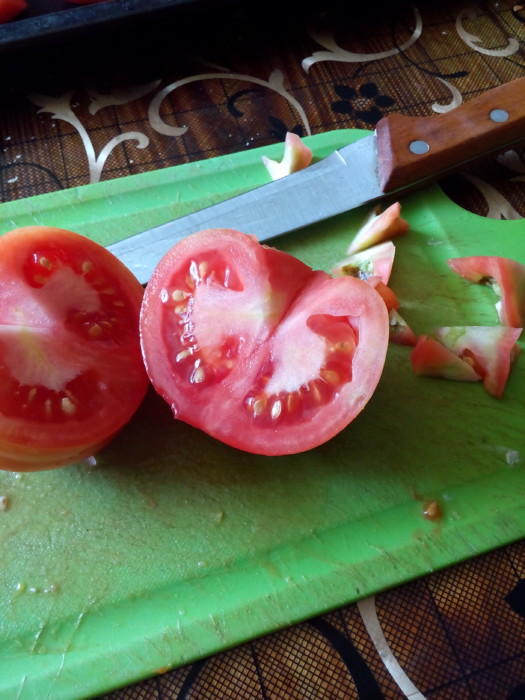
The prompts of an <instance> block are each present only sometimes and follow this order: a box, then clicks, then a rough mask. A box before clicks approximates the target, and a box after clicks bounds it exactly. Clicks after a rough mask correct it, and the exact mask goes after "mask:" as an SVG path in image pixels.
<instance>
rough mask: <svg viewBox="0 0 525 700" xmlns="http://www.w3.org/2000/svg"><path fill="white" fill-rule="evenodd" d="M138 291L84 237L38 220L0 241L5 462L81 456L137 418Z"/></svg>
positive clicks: (0, 417) (17, 465)
mask: <svg viewBox="0 0 525 700" xmlns="http://www.w3.org/2000/svg"><path fill="white" fill-rule="evenodd" d="M142 296H143V289H142V286H141V285H140V283H139V282H138V281H137V279H136V278H135V277H134V276H133V275H132V274H131V272H129V270H127V268H125V267H124V265H122V264H121V263H120V262H119V260H117V258H115V257H114V256H113V255H112V254H111V253H109V252H108V251H107V250H106V249H105V248H103V247H102V246H100V245H98V244H97V243H95V242H93V241H91V240H90V239H88V238H85V237H84V236H80V235H78V234H76V233H72V232H70V231H64V230H61V229H56V228H48V227H39V226H33V227H27V228H22V229H17V230H15V231H11V232H10V233H6V234H5V235H3V236H1V237H0V358H1V359H0V468H3V469H10V470H14V471H26V470H37V469H50V468H54V467H59V466H64V465H66V464H69V463H72V462H76V461H78V460H81V459H84V458H86V457H89V456H90V455H92V454H93V453H94V452H96V451H97V450H99V449H100V448H101V447H102V446H103V445H104V444H105V443H107V442H108V440H109V439H111V437H113V435H114V434H115V433H116V432H117V431H118V430H119V429H120V428H121V427H122V426H123V425H124V424H125V423H126V422H127V421H128V420H129V419H130V418H131V415H132V414H133V413H134V411H135V410H136V408H137V407H138V405H139V403H140V402H141V400H142V398H143V396H144V394H145V392H146V389H147V386H148V379H147V375H146V373H145V370H144V366H143V363H142V356H141V351H140V342H139V334H138V320H139V311H140V305H141V301H142Z"/></svg>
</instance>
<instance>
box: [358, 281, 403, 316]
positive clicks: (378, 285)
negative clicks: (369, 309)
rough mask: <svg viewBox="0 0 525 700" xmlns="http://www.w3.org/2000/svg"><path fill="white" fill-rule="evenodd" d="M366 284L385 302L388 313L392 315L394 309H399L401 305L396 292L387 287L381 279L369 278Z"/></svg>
mask: <svg viewBox="0 0 525 700" xmlns="http://www.w3.org/2000/svg"><path fill="white" fill-rule="evenodd" d="M366 283H367V284H369V285H370V286H371V287H373V288H374V289H375V290H376V292H377V293H378V294H379V296H380V297H381V299H382V300H383V301H384V302H385V306H386V308H387V311H388V312H389V313H390V311H392V310H393V309H399V307H400V303H399V299H398V298H397V296H396V294H395V292H394V290H393V289H391V287H389V286H388V285H386V284H385V283H384V282H383V280H382V279H381V278H380V277H369V278H368V279H367V280H366Z"/></svg>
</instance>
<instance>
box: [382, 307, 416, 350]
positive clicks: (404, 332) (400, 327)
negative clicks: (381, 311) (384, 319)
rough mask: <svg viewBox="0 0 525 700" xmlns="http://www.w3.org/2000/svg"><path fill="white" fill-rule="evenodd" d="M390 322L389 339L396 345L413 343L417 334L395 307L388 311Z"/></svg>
mask: <svg viewBox="0 0 525 700" xmlns="http://www.w3.org/2000/svg"><path fill="white" fill-rule="evenodd" d="M388 319H389V322H390V341H391V342H392V343H397V344H398V345H415V344H416V343H417V336H416V334H415V333H414V331H413V330H412V328H410V326H409V325H408V323H407V322H406V321H405V319H404V318H403V317H402V316H401V315H400V313H399V312H398V311H397V309H395V308H391V309H390V310H389V312H388Z"/></svg>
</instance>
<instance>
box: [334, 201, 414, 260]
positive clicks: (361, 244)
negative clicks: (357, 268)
mask: <svg viewBox="0 0 525 700" xmlns="http://www.w3.org/2000/svg"><path fill="white" fill-rule="evenodd" d="M409 228H410V227H409V224H408V221H406V220H405V219H403V218H402V217H401V204H400V203H399V202H394V204H391V205H390V206H389V207H388V209H385V211H383V212H382V211H381V205H377V206H376V207H375V208H374V209H373V210H372V211H371V212H370V214H369V215H368V217H367V218H366V219H365V221H364V223H363V225H362V226H361V228H360V229H359V231H358V232H357V234H356V235H355V237H354V239H353V241H352V242H351V243H350V245H349V247H348V250H347V253H348V254H349V255H352V254H353V253H358V252H359V251H361V250H365V249H366V248H370V246H373V245H377V244H378V243H382V242H383V241H387V240H390V239H391V238H393V237H394V236H398V235H399V234H400V233H405V232H406V231H408V229H409Z"/></svg>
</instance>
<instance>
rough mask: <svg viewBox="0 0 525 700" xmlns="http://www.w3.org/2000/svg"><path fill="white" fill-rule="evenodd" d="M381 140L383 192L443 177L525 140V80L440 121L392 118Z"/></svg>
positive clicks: (383, 125) (380, 129)
mask: <svg viewBox="0 0 525 700" xmlns="http://www.w3.org/2000/svg"><path fill="white" fill-rule="evenodd" d="M376 138H377V152H378V165H379V176H380V181H381V186H382V188H383V192H393V191H394V190H397V189H401V188H404V187H407V186H408V185H413V184H416V183H417V182H420V181H428V180H429V179H437V178H439V177H442V176H444V175H446V174H447V173H449V172H452V171H454V170H459V169H460V168H461V167H462V166H464V165H467V164H470V163H471V162H475V161H476V160H477V159H479V158H481V157H482V156H485V157H486V156H487V155H489V154H490V153H494V154H496V153H498V152H501V151H504V150H505V149H506V148H512V146H513V145H516V144H517V143H518V142H519V141H522V140H525V78H518V79H517V80H513V81H512V82H510V83H506V84H504V85H500V86H499V87H496V88H494V89H492V90H489V91H487V92H485V93H483V94H482V95H480V96H479V97H475V98H473V99H472V100H469V101H468V102H465V103H464V104H462V105H461V106H459V107H456V108H455V109H452V110H451V111H450V112H447V113H445V114H443V115H440V116H437V117H407V116H403V115H402V114H391V115H388V116H387V117H384V118H383V119H381V120H380V121H379V122H378V124H377V127H376Z"/></svg>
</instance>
